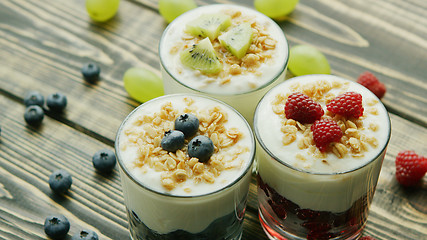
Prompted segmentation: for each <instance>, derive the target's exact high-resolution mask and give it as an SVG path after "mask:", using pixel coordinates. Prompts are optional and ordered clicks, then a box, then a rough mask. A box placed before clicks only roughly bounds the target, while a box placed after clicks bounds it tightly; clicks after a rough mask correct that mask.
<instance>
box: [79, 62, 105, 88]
mask: <svg viewBox="0 0 427 240" xmlns="http://www.w3.org/2000/svg"><path fill="white" fill-rule="evenodd" d="M81 71H82V74H83V78H84V79H85V80H86V81H87V82H89V83H95V82H97V81H98V80H99V74H100V73H101V69H100V68H99V66H98V65H97V64H96V63H93V62H91V63H86V64H85V65H83V67H82V69H81Z"/></svg>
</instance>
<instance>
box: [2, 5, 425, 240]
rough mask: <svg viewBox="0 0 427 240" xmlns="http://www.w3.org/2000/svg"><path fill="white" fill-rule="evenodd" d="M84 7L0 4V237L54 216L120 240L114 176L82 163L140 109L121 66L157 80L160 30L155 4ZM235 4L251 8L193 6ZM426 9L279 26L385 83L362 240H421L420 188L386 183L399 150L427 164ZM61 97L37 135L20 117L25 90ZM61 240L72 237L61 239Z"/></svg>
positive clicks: (343, 72)
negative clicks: (99, 14) (88, 70)
mask: <svg viewBox="0 0 427 240" xmlns="http://www.w3.org/2000/svg"><path fill="white" fill-rule="evenodd" d="M84 2H85V1H84V0H67V1H66V0H58V1H47V0H37V1H36V0H30V1H27V0H4V1H0V125H1V127H2V132H1V136H0V239H7V240H9V239H10V240H16V239H46V236H45V234H44V232H43V226H42V225H43V221H44V218H45V217H46V216H47V215H48V214H50V213H58V212H59V213H62V214H64V215H66V216H67V217H68V218H69V220H70V221H71V222H72V225H71V226H72V227H71V230H70V235H71V234H74V233H75V232H77V231H78V230H79V229H80V228H90V229H94V230H95V231H97V232H98V233H99V235H100V238H101V239H115V240H117V239H119V240H121V239H129V235H128V231H127V220H126V215H125V212H124V205H123V199H122V193H121V186H120V179H119V176H118V173H117V171H114V172H113V173H112V174H111V175H108V176H102V175H100V174H98V173H96V172H95V171H94V170H93V167H92V164H91V157H92V155H93V153H95V152H96V151H97V150H99V149H102V148H112V147H113V144H114V138H115V135H116V131H117V128H118V127H119V125H120V123H121V121H122V120H123V119H124V118H125V116H126V115H127V114H128V113H129V112H130V111H131V110H133V109H134V107H136V106H137V105H138V104H139V103H138V102H136V101H134V100H132V99H130V98H129V97H128V95H127V93H126V92H125V90H124V88H123V84H122V76H123V74H124V72H125V71H126V70H127V69H128V68H130V67H145V68H149V69H151V70H152V71H154V72H156V73H157V74H160V72H159V59H158V49H157V46H158V43H159V40H160V37H161V34H162V32H163V30H164V29H165V27H166V24H165V22H164V20H163V18H162V17H161V16H160V15H159V14H158V10H157V1H156V0H122V1H121V3H120V9H119V12H118V15H117V16H116V17H115V18H114V19H112V20H110V21H108V22H106V23H95V22H92V21H91V20H90V19H89V18H88V16H87V14H86V10H85V7H84ZM196 2H197V3H198V4H199V5H206V4H210V3H238V4H241V5H245V6H248V7H252V1H246V0H234V1H227V0H218V1H211V0H209V1H196ZM425 16H427V4H426V2H425V1H424V0H408V1H400V0H379V1H366V0H365V1H358V0H348V1H338V0H328V1H325V0H324V1H311V0H301V1H300V3H299V4H298V6H297V8H296V10H295V11H294V12H293V13H292V14H291V15H290V16H289V17H288V19H286V20H285V21H283V22H279V25H280V26H281V28H282V29H283V30H284V32H285V34H286V36H287V39H288V41H289V45H290V46H294V45H296V44H311V45H314V46H316V47H317V48H319V49H320V50H321V51H322V52H324V53H325V55H326V56H327V58H328V60H329V62H330V64H331V68H332V73H333V74H336V75H339V76H343V77H347V78H349V79H356V78H357V76H358V75H359V74H360V73H361V72H363V71H366V70H369V71H372V72H373V73H374V74H376V75H377V76H378V77H379V78H380V80H381V81H383V82H385V84H386V85H387V90H388V92H387V94H386V96H385V98H384V99H383V102H384V104H385V105H386V107H387V109H388V110H389V111H390V112H391V118H392V127H393V130H392V138H391V141H390V145H389V147H388V151H387V154H386V158H385V160H384V164H383V169H382V172H381V176H380V179H379V183H378V186H377V192H376V194H375V197H374V201H373V204H372V206H371V213H370V216H369V218H368V225H367V228H366V230H365V233H366V234H368V235H372V236H375V237H376V238H378V239H417V240H418V239H427V235H426V234H427V221H426V219H427V206H426V204H425V200H426V199H427V198H426V197H427V184H426V181H425V180H424V182H423V184H422V185H421V186H419V187H417V188H415V189H409V190H408V189H404V188H402V187H400V186H399V184H398V183H397V182H396V180H395V178H394V159H395V157H396V155H397V153H398V152H399V151H401V150H402V149H413V150H415V151H416V152H419V153H421V154H424V155H427V145H426V144H425V143H426V142H427V108H425V107H424V106H425V105H426V104H427V98H426V93H427V84H426V83H427V80H426V78H425V76H426V75H425V73H426V70H425V69H426V67H427V18H425ZM89 61H95V62H97V63H98V64H99V65H100V66H101V68H102V76H101V77H102V79H101V81H100V82H99V83H97V84H95V85H91V84H87V83H86V82H85V81H84V80H83V79H82V77H81V73H80V68H81V66H82V65H83V64H84V63H86V62H89ZM29 90H38V91H40V92H41V93H42V94H44V95H45V96H46V95H48V94H50V93H53V92H57V91H59V92H63V93H65V94H66V95H67V98H68V102H69V104H68V106H67V110H66V112H65V113H64V114H62V115H53V114H48V115H47V116H46V117H45V119H44V121H43V124H42V126H41V127H40V128H39V129H34V128H31V127H28V126H27V125H26V124H25V122H24V120H23V113H24V106H23V104H22V100H23V97H24V95H25V93H26V92H27V91H29ZM58 168H65V169H67V170H68V171H70V173H71V174H72V175H73V181H74V182H73V186H72V189H71V191H70V193H69V194H67V195H66V196H65V197H58V196H56V195H54V194H52V193H51V191H50V189H49V186H48V184H47V179H48V176H49V175H50V173H51V172H52V171H53V170H54V169H58ZM256 204H257V203H256V186H255V179H253V184H252V185H251V191H250V196H249V204H248V209H247V216H246V220H245V223H244V237H243V239H249V240H251V239H267V238H266V236H265V234H264V233H263V231H262V229H261V226H260V225H259V222H258V216H257V205H256ZM68 239H70V237H68Z"/></svg>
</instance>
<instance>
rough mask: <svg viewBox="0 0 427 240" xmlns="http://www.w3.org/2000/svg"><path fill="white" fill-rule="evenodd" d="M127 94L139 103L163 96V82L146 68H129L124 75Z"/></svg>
mask: <svg viewBox="0 0 427 240" xmlns="http://www.w3.org/2000/svg"><path fill="white" fill-rule="evenodd" d="M123 84H124V87H125V90H126V92H127V93H128V94H129V95H130V96H131V97H132V98H133V99H135V100H137V101H139V102H146V101H148V100H151V99H153V98H156V97H160V96H162V95H163V94H164V93H163V80H162V79H161V78H160V77H159V76H158V75H157V74H155V73H153V72H152V71H150V70H148V69H145V68H129V69H128V70H127V71H126V72H125V74H124V75H123Z"/></svg>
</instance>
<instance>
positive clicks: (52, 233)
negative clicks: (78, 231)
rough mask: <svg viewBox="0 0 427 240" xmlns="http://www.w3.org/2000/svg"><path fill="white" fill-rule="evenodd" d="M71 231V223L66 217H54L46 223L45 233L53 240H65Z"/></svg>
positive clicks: (47, 219) (47, 218) (49, 218)
mask: <svg viewBox="0 0 427 240" xmlns="http://www.w3.org/2000/svg"><path fill="white" fill-rule="evenodd" d="M69 230H70V222H69V221H68V219H67V218H66V217H65V216H64V215H61V214H59V215H52V216H48V217H46V220H45V221H44V232H45V233H46V235H47V236H49V237H50V238H52V239H63V238H64V237H65V235H67V233H68V231H69Z"/></svg>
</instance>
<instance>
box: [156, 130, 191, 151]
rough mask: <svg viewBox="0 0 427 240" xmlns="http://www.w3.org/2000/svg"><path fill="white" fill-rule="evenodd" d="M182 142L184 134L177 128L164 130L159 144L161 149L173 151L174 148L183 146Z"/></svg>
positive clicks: (183, 141)
mask: <svg viewBox="0 0 427 240" xmlns="http://www.w3.org/2000/svg"><path fill="white" fill-rule="evenodd" d="M184 143H185V136H184V133H183V132H181V131H178V130H169V131H166V132H165V135H164V136H163V138H162V141H161V142H160V145H161V146H162V149H163V150H166V151H168V152H175V151H176V150H178V149H181V148H183V147H184Z"/></svg>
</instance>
